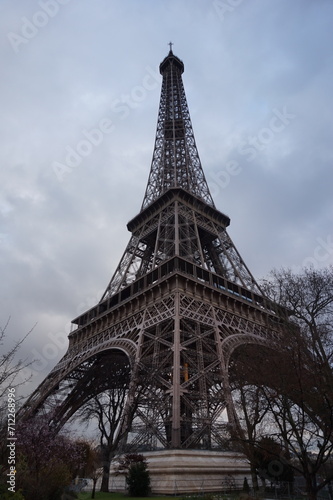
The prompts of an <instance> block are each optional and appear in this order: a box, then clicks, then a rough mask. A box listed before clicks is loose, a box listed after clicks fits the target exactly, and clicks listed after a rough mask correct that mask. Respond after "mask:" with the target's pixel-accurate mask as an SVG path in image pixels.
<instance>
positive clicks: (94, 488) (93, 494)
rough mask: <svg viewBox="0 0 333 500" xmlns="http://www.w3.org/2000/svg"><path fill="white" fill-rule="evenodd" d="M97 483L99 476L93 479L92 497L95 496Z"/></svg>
mask: <svg viewBox="0 0 333 500" xmlns="http://www.w3.org/2000/svg"><path fill="white" fill-rule="evenodd" d="M96 483H97V478H96V479H93V489H92V492H91V498H95V491H96Z"/></svg>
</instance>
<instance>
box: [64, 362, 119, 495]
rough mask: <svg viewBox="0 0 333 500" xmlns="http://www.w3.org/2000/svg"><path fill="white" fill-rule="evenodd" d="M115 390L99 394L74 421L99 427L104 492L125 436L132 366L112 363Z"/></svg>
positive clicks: (81, 409) (102, 489)
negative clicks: (112, 462) (112, 461)
mask: <svg viewBox="0 0 333 500" xmlns="http://www.w3.org/2000/svg"><path fill="white" fill-rule="evenodd" d="M112 370H113V373H114V374H115V375H114V376H113V381H112V387H110V388H109V389H107V390H104V391H103V392H101V393H99V394H96V395H95V396H94V397H93V398H91V399H90V400H89V401H88V402H87V403H86V404H85V405H84V406H82V407H81V408H80V409H79V410H78V411H77V412H76V414H75V415H74V418H75V420H79V421H80V422H81V423H84V424H86V425H87V426H88V425H90V426H91V425H96V426H97V428H98V439H99V448H100V454H101V459H102V460H101V461H102V466H103V477H102V483H101V491H104V492H108V491H109V471H110V464H111V460H112V458H113V456H114V455H115V453H116V450H117V448H118V445H119V443H120V441H121V439H123V438H124V435H125V434H126V433H127V432H128V429H127V427H126V426H125V425H124V408H125V406H126V401H127V397H128V390H129V367H128V365H123V364H118V365H116V364H113V366H112Z"/></svg>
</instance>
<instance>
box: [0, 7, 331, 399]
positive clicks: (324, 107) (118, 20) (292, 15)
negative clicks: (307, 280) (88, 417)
mask: <svg viewBox="0 0 333 500" xmlns="http://www.w3.org/2000/svg"><path fill="white" fill-rule="evenodd" d="M332 20H333V2H332V1H331V0H292V1H290V0H243V1H242V0H215V1H214V0H187V1H185V0H164V1H162V0H160V1H158V0H141V1H138V0H137V1H134V0H94V1H92V0H90V1H89V0H37V1H36V0H2V1H1V5H0V30H1V42H2V43H1V48H0V54H1V68H2V77H1V79H0V100H1V108H0V109H1V117H0V120H1V123H0V127H1V130H0V138H1V139H0V140H1V147H0V165H1V173H0V176H1V177H0V180H1V196H0V220H1V227H0V251H1V285H0V287H1V289H0V300H1V310H0V324H1V325H2V326H4V324H5V323H6V321H7V319H8V317H11V320H10V324H9V326H8V329H7V334H8V342H9V345H10V344H11V342H13V341H14V340H15V339H16V340H17V339H20V338H21V337H22V336H24V335H25V333H26V332H27V331H28V330H30V329H31V328H32V327H33V325H35V324H36V326H35V328H34V329H33V331H32V333H31V334H30V336H29V338H28V339H27V340H26V342H25V344H24V347H23V348H22V350H21V354H22V356H28V357H29V358H30V359H33V358H35V359H38V360H39V361H38V363H37V362H36V363H35V364H34V378H33V379H32V380H31V381H30V383H29V387H28V388H27V389H26V390H27V391H28V392H30V391H31V390H32V389H34V388H35V387H36V385H37V384H38V383H39V382H40V381H41V380H42V378H43V377H44V376H45V375H46V374H47V373H48V372H49V371H50V370H51V369H52V368H53V366H54V365H55V363H56V361H58V360H59V359H60V357H61V356H62V355H63V354H64V352H65V350H66V347H67V340H66V336H67V333H68V331H69V330H68V329H69V324H70V321H71V320H72V319H73V318H75V317H76V316H77V315H78V314H79V313H81V312H83V311H84V310H85V309H87V308H89V307H91V306H93V305H95V304H96V303H97V302H98V301H99V299H100V297H101V295H102V293H103V291H104V289H105V288H106V286H107V284H108V282H109V280H110V278H111V276H112V274H113V272H114V270H115V267H116V266H117V264H118V262H119V260H120V257H121V255H122V253H123V251H124V249H125V246H126V244H127V242H128V239H129V237H130V234H129V233H128V231H127V229H126V223H127V222H128V221H129V220H130V219H131V218H132V217H134V216H135V215H136V214H137V213H138V212H139V210H140V207H141V203H142V199H143V195H144V191H145V188H146V183H147V179H148V174H149V170H150V163H151V157H152V151H153V146H154V139H155V130H156V122H157V112H158V104H159V98H160V89H161V77H160V75H159V73H158V66H159V63H160V62H161V61H162V59H163V58H164V57H165V56H166V55H167V53H168V49H169V47H168V42H170V41H172V42H173V43H174V46H173V51H174V53H175V54H176V55H177V56H178V57H179V58H180V59H182V60H183V62H184V64H185V72H184V75H183V80H184V85H185V91H186V95H187V100H188V104H189V109H190V114H191V118H192V124H193V129H194V134H195V137H196V142H197V146H198V150H199V155H200V158H201V162H202V165H203V168H204V171H205V175H206V178H207V181H208V184H209V186H210V188H211V192H212V195H213V198H214V201H215V204H216V206H217V208H218V209H219V210H221V211H222V212H224V213H226V214H227V215H229V217H230V218H231V225H230V228H229V234H230V236H231V238H232V239H233V241H234V243H235V245H236V247H237V248H238V250H239V252H240V253H241V255H242V257H243V259H244V260H245V262H246V263H247V265H248V267H249V268H250V269H251V271H252V273H253V274H254V276H255V277H256V278H257V279H258V280H260V279H262V278H263V277H265V276H267V275H268V273H269V271H270V270H272V269H273V268H281V267H291V268H293V269H294V270H298V269H299V268H300V267H301V266H303V265H309V264H312V265H314V266H315V267H322V266H327V265H329V264H331V263H332V255H333V231H332V224H331V222H332V214H333V210H332V208H333V197H332V177H333V176H332V160H333V141H332V138H333V121H332V110H333V102H332V101H333V99H332V89H333V60H332V58H333V55H332V54H333V50H332V48H333V30H332Z"/></svg>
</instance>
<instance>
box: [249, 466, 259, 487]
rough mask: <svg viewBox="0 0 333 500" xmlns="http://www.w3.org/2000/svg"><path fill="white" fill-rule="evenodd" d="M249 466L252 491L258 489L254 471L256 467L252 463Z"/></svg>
mask: <svg viewBox="0 0 333 500" xmlns="http://www.w3.org/2000/svg"><path fill="white" fill-rule="evenodd" d="M250 468H251V478H252V488H253V489H254V491H258V490H259V485H258V476H257V473H256V468H255V467H254V466H253V465H252V464H251V466H250Z"/></svg>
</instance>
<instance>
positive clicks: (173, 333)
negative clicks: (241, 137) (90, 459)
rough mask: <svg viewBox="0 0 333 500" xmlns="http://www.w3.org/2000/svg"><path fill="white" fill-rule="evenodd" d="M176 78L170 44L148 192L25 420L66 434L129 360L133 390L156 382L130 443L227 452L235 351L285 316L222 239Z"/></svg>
mask: <svg viewBox="0 0 333 500" xmlns="http://www.w3.org/2000/svg"><path fill="white" fill-rule="evenodd" d="M183 72H184V64H183V62H182V61H181V60H180V59H179V58H178V57H176V56H175V55H174V54H173V51H172V45H170V51H169V53H168V55H167V56H166V57H165V59H164V60H163V61H162V63H161V64H160V73H161V75H162V77H163V80H162V90H161V98H160V105H159V113H158V122H157V131H156V138H155V147H154V152H153V158H152V164H151V169H150V174H149V178H148V184H147V188H146V192H145V195H144V199H143V203H142V206H141V210H140V212H139V214H138V215H136V216H135V217H134V218H133V219H132V220H131V221H130V222H129V223H128V224H127V228H128V230H129V231H130V233H131V237H130V240H129V243H128V245H127V247H126V249H125V252H124V254H123V256H122V258H121V260H120V263H119V265H118V267H117V269H116V271H115V273H114V275H113V277H112V279H111V281H110V282H109V284H108V286H107V288H106V290H105V292H104V294H103V296H102V298H101V300H100V302H99V303H98V304H97V305H96V306H94V307H92V308H91V309H89V310H88V311H86V312H85V313H83V314H81V315H80V316H79V317H77V318H75V319H74V320H73V322H72V323H73V324H74V326H75V329H74V330H73V331H72V332H71V333H70V335H69V347H68V351H67V352H66V354H65V355H64V357H63V358H62V359H61V360H60V361H59V362H58V364H57V365H56V366H55V367H54V369H53V370H52V371H51V373H50V374H49V375H48V376H47V377H46V379H45V380H44V382H42V384H41V385H40V386H39V387H38V388H37V390H36V391H35V392H34V393H33V394H32V396H31V397H30V399H29V400H28V401H27V403H26V405H25V407H24V412H23V413H24V415H25V416H28V415H31V414H35V413H36V412H38V411H42V410H43V409H44V410H45V409H48V411H51V410H52V411H53V417H54V420H55V424H56V425H57V426H58V427H61V426H63V425H64V424H65V422H66V421H67V420H68V419H69V418H70V417H71V416H72V415H73V414H74V413H75V412H76V411H77V409H78V408H80V407H81V406H82V405H83V404H84V403H85V402H87V401H88V400H89V399H90V398H91V397H92V396H94V395H95V394H98V393H99V392H101V391H103V390H105V389H106V388H107V386H108V384H110V383H112V370H113V366H116V364H117V363H118V362H119V360H120V361H121V360H125V361H124V362H127V363H129V365H130V367H131V373H130V377H131V387H132V388H133V387H134V392H135V387H136V386H137V384H138V377H139V375H138V374H139V372H140V371H142V370H144V369H146V370H148V373H149V370H150V373H152V374H153V376H152V377H151V379H150V381H149V383H147V391H148V393H147V394H146V399H145V401H143V402H142V404H141V405H139V407H138V408H137V410H136V413H135V415H134V420H133V428H132V433H131V435H132V440H133V442H134V443H135V444H136V446H137V447H140V446H141V447H146V449H155V448H162V449H164V450H172V449H177V450H193V449H197V450H199V449H200V450H212V449H213V450H214V449H223V446H224V445H225V440H224V438H223V435H224V429H225V427H226V423H228V424H229V426H230V425H231V426H232V425H233V423H234V422H235V419H236V418H237V416H236V415H235V410H234V407H233V403H232V397H231V390H230V373H229V372H230V366H231V364H230V362H231V359H232V356H233V353H234V352H235V351H236V350H237V348H238V347H240V346H244V345H248V344H256V345H265V346H267V345H269V344H272V343H274V342H276V340H277V339H279V338H280V334H281V326H280V323H281V319H280V317H279V314H278V313H277V309H276V307H275V305H274V304H272V303H271V302H270V301H269V300H268V299H267V298H265V296H264V295H263V293H262V291H261V289H260V287H259V285H258V284H257V282H256V281H255V279H254V277H253V276H252V274H251V272H250V271H249V269H248V268H247V266H246V265H245V263H244V261H243V259H242V258H241V256H240V254H239V252H238V251H237V249H236V247H235V245H234V243H233V242H232V240H231V238H230V236H229V235H228V233H227V227H228V226H229V224H230V219H229V217H228V216H227V215H225V214H224V213H222V212H220V211H219V210H218V209H217V208H216V207H215V204H214V201H213V199H212V196H211V194H210V191H209V187H208V184H207V181H206V179H205V175H204V172H203V169H202V166H201V162H200V158H199V154H198V150H197V146H196V142H195V138H194V134H193V129H192V124H191V119H190V114H189V109H188V105H187V101H186V96H185V91H184V87H183V81H182V74H183ZM107 374H109V375H108V376H106V375H107ZM110 374H111V375H110Z"/></svg>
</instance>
